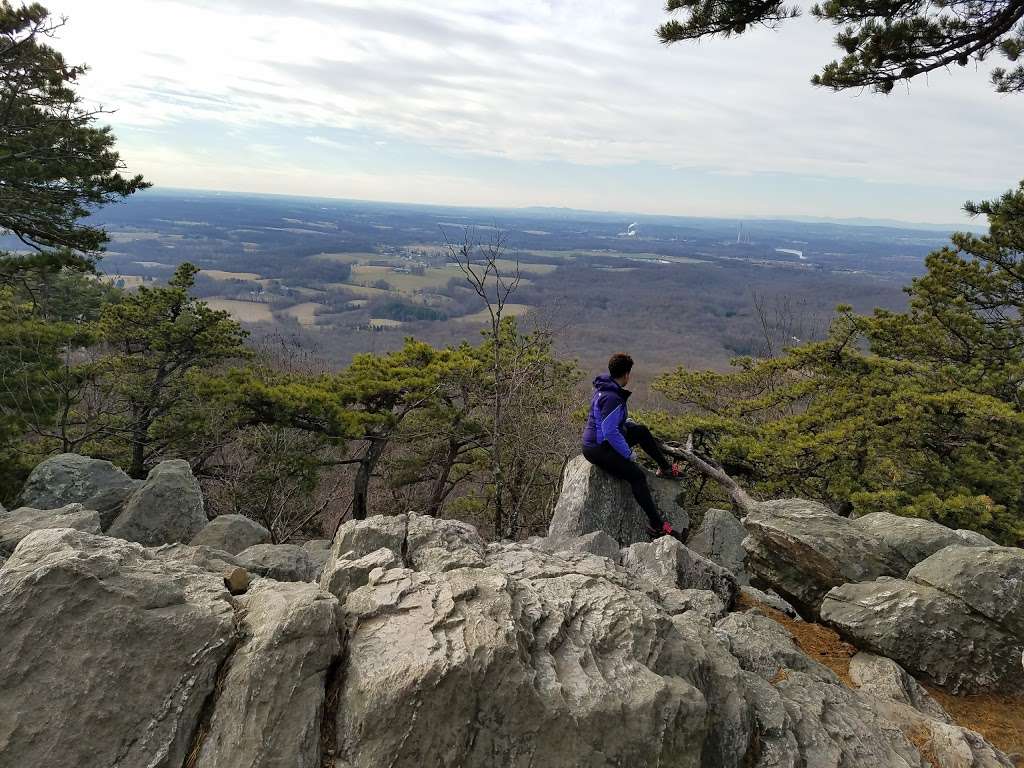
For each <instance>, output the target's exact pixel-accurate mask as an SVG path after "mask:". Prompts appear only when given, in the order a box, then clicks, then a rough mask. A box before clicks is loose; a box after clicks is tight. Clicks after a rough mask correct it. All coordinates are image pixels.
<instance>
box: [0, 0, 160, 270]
mask: <svg viewBox="0 0 1024 768" xmlns="http://www.w3.org/2000/svg"><path fill="white" fill-rule="evenodd" d="M63 23H64V22H63V20H55V19H53V18H52V17H51V16H50V14H49V12H48V11H47V10H46V8H44V7H43V6H41V5H39V4H38V3H33V4H31V5H21V6H17V7H15V6H12V5H11V4H10V2H8V0H0V234H5V233H13V234H14V235H15V236H17V237H18V238H19V239H20V240H21V241H22V242H23V243H24V244H25V245H26V246H28V247H29V248H31V249H32V252H33V255H31V256H14V255H10V254H7V255H4V254H0V279H5V278H6V279H7V280H11V279H12V278H14V277H16V276H17V275H18V274H20V273H21V272H23V271H24V270H26V269H30V268H34V269H39V268H47V269H51V270H52V269H56V268H60V267H62V266H74V267H76V268H79V269H85V268H89V267H90V265H91V264H92V262H93V261H94V258H95V255H96V253H97V252H98V251H99V250H100V249H101V248H102V247H103V244H104V243H105V242H106V240H107V236H106V234H105V233H104V232H103V230H102V229H100V228H98V227H95V226H90V225H87V224H85V223H83V222H82V219H83V218H85V217H86V216H87V215H88V214H89V213H90V211H91V210H93V209H95V208H97V207H100V206H103V205H105V204H107V203H111V202H114V201H116V200H120V199H122V198H124V197H126V196H128V195H131V194H133V193H135V192H137V191H138V190H140V189H144V188H145V187H147V186H149V185H148V184H147V183H146V182H145V181H143V179H142V177H141V176H134V177H125V176H122V175H121V173H120V171H121V170H122V169H123V163H122V162H121V158H120V157H119V155H118V153H117V152H116V151H115V150H114V142H115V138H114V135H113V133H112V132H111V130H110V128H109V127H100V126H97V124H96V122H97V120H98V118H99V117H100V115H101V114H103V113H102V111H101V110H99V109H92V108H89V107H87V106H85V105H84V104H83V102H82V100H81V98H80V97H79V96H78V95H77V94H76V93H75V89H74V86H75V84H76V82H77V80H78V78H79V77H81V75H82V74H83V73H84V72H85V71H86V69H85V67H83V66H73V65H69V64H68V63H67V62H66V61H65V60H64V57H63V56H62V55H61V54H60V53H59V52H58V51H57V50H55V49H54V48H52V47H51V46H50V45H49V44H48V42H47V41H48V40H49V39H51V38H53V37H54V35H55V34H56V32H57V31H58V30H59V29H60V27H61V26H62V25H63Z"/></svg>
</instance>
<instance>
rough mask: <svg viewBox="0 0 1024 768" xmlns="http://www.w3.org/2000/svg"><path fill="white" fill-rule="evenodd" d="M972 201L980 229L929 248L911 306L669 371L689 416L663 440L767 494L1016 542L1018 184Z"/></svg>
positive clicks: (846, 315)
mask: <svg viewBox="0 0 1024 768" xmlns="http://www.w3.org/2000/svg"><path fill="white" fill-rule="evenodd" d="M966 208H967V210H968V211H969V212H971V213H975V214H985V215H986V216H988V219H989V225H990V230H989V233H988V234H987V235H984V236H976V235H970V234H958V235H955V236H954V238H953V247H951V248H944V249H942V250H939V251H936V252H935V253H933V254H931V255H930V256H929V257H928V260H927V266H928V271H927V273H926V274H925V275H924V276H923V277H921V278H919V279H917V280H915V281H914V282H913V284H912V285H911V286H910V287H909V289H908V292H909V294H910V297H911V305H910V308H909V310H908V311H907V312H888V311H878V312H876V313H875V314H874V315H873V316H869V317H860V316H857V315H854V314H853V313H852V312H851V311H850V310H849V309H848V308H841V312H840V314H839V316H838V317H837V319H836V320H835V322H834V323H833V325H832V328H831V332H830V335H829V337H828V338H827V339H826V340H825V341H823V342H818V343H814V344H805V345H802V346H799V347H796V348H794V349H790V350H787V351H786V352H785V353H784V354H782V355H780V356H779V357H776V358H772V359H767V360H754V359H750V358H746V359H741V360H737V361H736V363H735V370H734V371H733V372H730V373H724V374H723V373H715V372H708V371H698V372H693V371H688V370H686V369H679V370H677V371H674V372H672V373H670V374H668V375H666V376H663V377H661V378H660V379H659V381H658V382H657V384H656V389H659V390H660V391H662V392H663V393H664V394H666V395H667V396H668V397H670V398H671V399H673V400H675V401H676V402H678V403H680V404H682V405H684V406H686V407H687V410H688V412H687V413H686V415H684V416H682V417H674V418H668V417H663V418H662V420H661V424H660V429H661V430H662V432H663V434H665V435H669V436H672V437H675V438H679V437H680V436H683V437H685V436H686V435H693V436H694V438H695V439H696V441H697V443H698V445H699V446H700V447H702V448H703V449H705V450H706V451H708V452H710V453H712V454H713V455H714V457H715V458H716V459H718V460H719V461H720V462H721V463H722V464H723V465H724V466H725V467H726V468H727V470H728V471H729V472H730V474H733V475H734V476H736V477H738V478H742V479H743V480H744V481H746V482H747V483H749V484H750V485H752V486H753V487H754V489H755V490H757V491H760V492H762V493H764V494H765V495H767V496H776V495H787V494H788V495H792V494H796V495H802V496H809V497H812V498H817V499H820V500H823V501H826V502H829V503H831V504H833V505H835V506H836V507H837V508H838V509H841V510H849V509H852V510H854V511H856V512H857V513H860V514H864V513H868V512H874V511H888V512H894V513H898V514H904V515H912V516H921V517H927V518H930V519H934V520H938V521H939V522H942V523H944V524H946V525H951V526H953V527H965V528H972V529H974V530H978V531H981V532H982V533H985V534H986V535H988V536H989V537H991V538H993V539H996V540H998V541H1001V542H1004V543H1008V544H1016V543H1018V542H1021V541H1024V515H1022V514H1021V511H1020V510H1022V509H1024V400H1022V396H1021V393H1020V389H1021V385H1022V383H1024V378H1022V377H1024V324H1022V320H1021V317H1022V311H1024V185H1021V187H1019V188H1018V189H1017V190H1013V191H1010V192H1008V193H1007V194H1005V195H1003V196H1002V197H1001V198H1000V199H998V200H995V201H992V202H987V203H982V204H980V205H975V204H970V203H969V204H968V205H967V206H966Z"/></svg>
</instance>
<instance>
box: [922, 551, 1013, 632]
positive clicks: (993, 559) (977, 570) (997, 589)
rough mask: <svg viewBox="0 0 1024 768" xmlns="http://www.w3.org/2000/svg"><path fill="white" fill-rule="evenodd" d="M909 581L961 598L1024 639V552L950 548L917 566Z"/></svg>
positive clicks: (978, 611) (972, 607)
mask: <svg viewBox="0 0 1024 768" xmlns="http://www.w3.org/2000/svg"><path fill="white" fill-rule="evenodd" d="M908 578H909V579H910V580H911V581H915V582H917V583H918V584H927V585H928V586H930V587H935V588H936V589H938V590H940V591H942V592H944V593H946V594H947V595H952V596H953V597H956V598H959V599H960V600H962V601H963V602H964V603H966V604H967V605H968V606H969V607H970V609H971V610H972V611H975V612H976V613H979V614H980V615H982V616H984V617H985V618H987V619H989V620H991V621H992V622H994V623H995V624H997V625H998V626H999V627H1000V628H1002V629H1004V630H1006V631H1007V632H1008V633H1010V634H1011V635H1016V636H1017V637H1020V638H1022V639H1024V549H1017V548H1016V547H999V546H995V545H993V546H991V547H965V546H951V547H946V548H945V549H942V550H940V551H938V552H936V553H935V554H934V555H932V556H931V557H929V558H928V559H927V560H925V561H923V562H921V563H919V564H918V565H917V566H915V567H914V568H913V570H911V571H910V575H909V576H908Z"/></svg>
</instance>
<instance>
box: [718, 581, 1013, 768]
mask: <svg viewBox="0 0 1024 768" xmlns="http://www.w3.org/2000/svg"><path fill="white" fill-rule="evenodd" d="M736 607H737V608H738V609H740V610H745V609H749V608H756V609H757V610H758V611H760V612H761V613H763V614H764V615H765V616H767V617H768V618H770V619H773V620H775V621H777V622H778V623H779V624H781V625H782V626H784V627H785V628H786V629H787V630H788V631H789V633H790V634H791V635H793V638H794V639H795V640H796V643H797V645H799V646H800V649H801V650H802V651H803V652H804V653H806V654H807V655H808V656H810V657H811V658H812V659H814V660H815V661H817V662H819V663H821V664H824V665H825V666H826V667H828V668H829V669H831V670H832V671H833V672H835V673H836V676H838V677H839V679H840V680H842V681H843V684H844V685H846V686H847V687H849V688H856V687H857V686H855V685H854V684H853V680H851V679H850V659H851V658H853V656H854V654H856V653H857V649H856V648H855V647H854V646H852V645H850V644H849V643H847V642H845V641H843V640H842V639H840V637H839V635H838V634H836V633H835V632H834V631H833V630H831V629H829V628H828V627H824V626H822V625H820V624H814V623H811V622H806V621H795V620H794V619H791V618H789V617H788V616H787V615H786V614H784V613H781V612H780V611H776V610H775V609H774V608H770V607H769V606H767V605H764V604H762V603H759V602H757V601H755V600H750V599H748V598H747V596H746V595H742V594H741V595H740V597H739V599H738V600H737V601H736ZM922 685H924V687H925V688H926V689H927V691H928V693H930V694H931V695H932V696H934V697H935V700H936V701H938V702H939V704H941V705H942V707H943V709H945V710H946V712H948V713H949V716H950V717H952V718H953V720H954V722H956V724H957V725H960V726H962V727H964V728H969V729H970V730H972V731H977V732H978V733H980V734H981V735H982V736H984V737H985V738H986V739H987V740H988V741H989V742H990V743H991V744H993V745H994V746H996V747H997V748H999V749H1001V750H1003V752H1006V753H1007V754H1011V755H1012V754H1015V753H1018V754H1022V753H1024V696H1000V695H996V694H984V695H974V696H954V695H953V694H951V693H948V692H946V691H943V690H940V689H938V688H935V687H934V686H931V685H928V684H927V683H922ZM914 736H915V734H908V738H910V739H911V740H912V741H914V745H915V746H917V747H918V749H919V751H920V752H921V756H922V757H923V758H924V759H925V760H928V761H930V762H931V763H932V764H933V765H935V766H938V765H939V763H938V762H936V761H935V759H934V755H931V747H930V746H929V744H928V743H927V742H928V740H929V739H930V736H929V737H928V738H927V739H925V741H924V742H922V743H921V744H918V743H917V741H915V740H914ZM919 736H920V738H925V735H923V734H922V735H919ZM1018 764H1019V765H1024V762H1022V763H1018Z"/></svg>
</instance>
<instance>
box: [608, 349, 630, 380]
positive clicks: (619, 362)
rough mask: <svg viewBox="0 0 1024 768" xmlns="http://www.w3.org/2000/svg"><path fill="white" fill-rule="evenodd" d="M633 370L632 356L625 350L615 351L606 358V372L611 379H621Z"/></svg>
mask: <svg viewBox="0 0 1024 768" xmlns="http://www.w3.org/2000/svg"><path fill="white" fill-rule="evenodd" d="M631 370H633V358H632V357H630V356H629V355H627V354H626V353H625V352H616V353H615V354H614V355H612V356H611V357H609V358H608V373H610V374H611V377H612V378H613V379H621V378H622V377H623V376H625V375H626V374H627V373H629V372H630V371H631Z"/></svg>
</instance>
